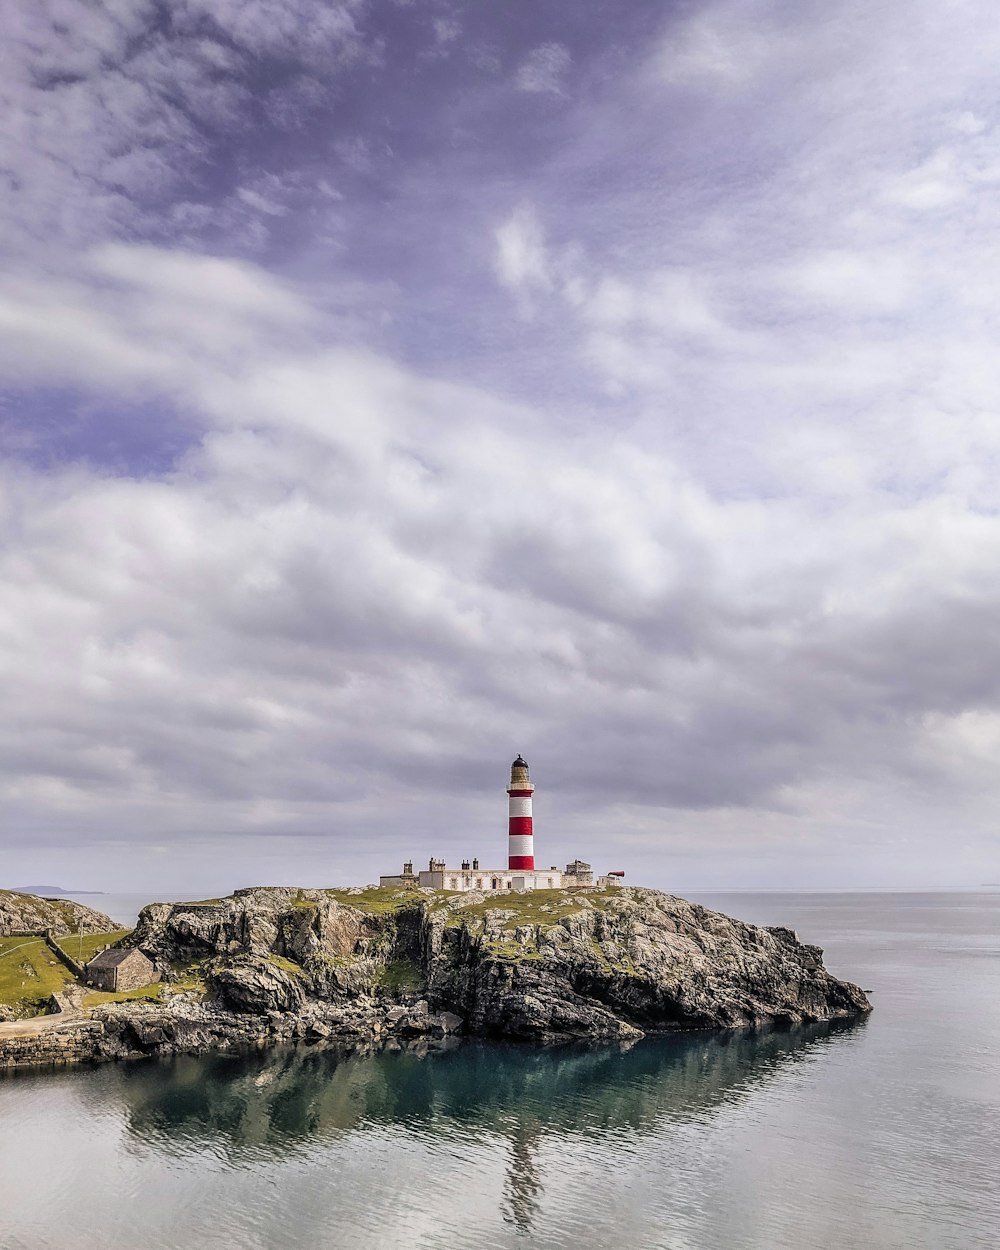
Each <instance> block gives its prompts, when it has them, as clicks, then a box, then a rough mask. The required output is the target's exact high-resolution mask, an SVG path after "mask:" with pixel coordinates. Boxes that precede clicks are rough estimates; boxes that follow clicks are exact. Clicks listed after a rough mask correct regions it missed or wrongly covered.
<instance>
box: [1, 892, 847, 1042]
mask: <svg viewBox="0 0 1000 1250" xmlns="http://www.w3.org/2000/svg"><path fill="white" fill-rule="evenodd" d="M123 944H125V945H130V946H135V947H138V948H139V949H140V950H142V951H143V952H144V953H145V954H146V955H147V956H148V957H149V958H150V959H152V960H153V961H154V963H155V964H156V967H157V968H158V969H159V970H160V972H161V973H162V975H163V979H164V980H163V985H162V987H160V988H157V989H155V990H153V991H152V994H153V995H155V998H151V999H146V1000H139V999H133V1000H129V999H127V998H126V999H125V1001H118V1002H104V1003H101V1004H99V1005H97V1006H93V1007H91V1008H90V1009H88V1010H81V1011H80V1012H78V1013H77V1014H76V1015H75V1016H74V1015H72V1013H71V1014H70V1016H68V1017H67V1019H66V1020H65V1021H63V1022H58V1023H54V1024H53V1025H52V1026H51V1027H48V1028H46V1027H44V1026H42V1025H38V1026H36V1027H37V1030H38V1031H37V1032H35V1033H34V1034H32V1033H30V1032H29V1031H25V1035H24V1036H23V1037H22V1038H21V1039H20V1041H19V1040H18V1039H17V1038H15V1037H8V1038H6V1039H4V1038H3V1037H0V1065H2V1064H4V1063H6V1064H8V1065H20V1064H22V1063H32V1062H34V1063H39V1062H59V1061H63V1062H65V1061H75V1060H79V1059H105V1058H108V1059H110V1058H128V1057H135V1056H138V1055H144V1054H152V1053H158V1052H159V1053H169V1052H175V1051H185V1052H199V1051H209V1050H217V1049H228V1048H235V1047H246V1046H254V1045H265V1044H269V1043H274V1042H284V1041H302V1040H304V1041H306V1042H312V1043H324V1044H336V1045H339V1046H345V1047H356V1046H361V1045H366V1044H377V1045H389V1046H399V1045H427V1044H428V1043H430V1044H434V1043H436V1042H440V1041H441V1040H442V1039H447V1038H450V1037H453V1036H456V1035H459V1034H472V1035H477V1036H483V1037H493V1038H504V1039H510V1040H517V1041H525V1042H537V1043H548V1042H558V1041H567V1040H572V1039H609V1038H617V1039H629V1038H637V1037H641V1036H642V1035H644V1034H648V1033H664V1032H673V1031H678V1030H696V1029H744V1028H753V1027H759V1026H767V1025H783V1026H788V1025H795V1024H804V1023H811V1022H816V1021H824V1020H833V1019H847V1018H851V1017H857V1016H861V1015H863V1014H865V1013H867V1012H868V1011H870V1010H871V1004H870V1003H869V1001H868V999H867V998H866V997H865V995H864V994H863V992H862V991H861V990H860V989H858V987H857V986H855V985H851V984H849V983H848V982H845V981H840V980H838V979H837V978H835V977H833V976H831V975H830V973H828V972H827V971H826V969H825V968H824V967H823V962H822V951H821V950H820V949H819V948H818V947H815V946H809V945H806V944H804V943H801V942H799V941H798V939H797V938H796V935H795V934H794V933H793V932H792V931H791V930H789V929H784V928H762V927H758V926H755V925H751V924H745V923H743V922H741V921H739V920H734V919H731V918H730V917H728V916H724V915H721V914H720V913H718V912H713V911H709V910H708V909H706V908H704V907H700V906H698V905H697V904H694V903H689V902H686V901H685V900H684V899H681V898H676V897H674V896H671V895H668V894H663V893H660V892H659V891H656V890H647V889H639V888H617V889H610V890H607V891H585V890H579V891H538V892H535V893H528V894H517V895H513V896H511V895H505V896H502V897H497V896H495V895H493V896H486V895H483V894H445V893H444V892H440V891H430V890H409V891H406V890H382V889H380V890H374V889H346V890H296V889H290V888H275V887H260V888H254V889H246V890H238V891H236V893H235V894H233V895H232V896H231V897H229V898H223V899H217V900H209V901H206V902H203V903H154V904H151V905H149V906H148V907H146V908H145V909H144V910H143V912H142V914H141V915H140V917H139V922H138V925H137V926H136V928H135V930H134V932H133V933H132V934H131V935H130V936H129V937H128V938H126V939H124V943H123Z"/></svg>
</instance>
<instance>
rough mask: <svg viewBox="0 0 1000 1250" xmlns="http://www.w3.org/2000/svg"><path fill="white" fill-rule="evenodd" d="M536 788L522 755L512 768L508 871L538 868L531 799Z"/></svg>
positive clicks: (508, 788)
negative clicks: (536, 866)
mask: <svg viewBox="0 0 1000 1250" xmlns="http://www.w3.org/2000/svg"><path fill="white" fill-rule="evenodd" d="M534 790H535V787H534V786H533V785H532V784H531V779H530V778H529V776H528V765H527V764H526V763H525V762H524V760H523V759H522V758H521V756H520V755H519V756H518V757H517V759H516V760H515V761H514V763H513V764H511V766H510V785H509V786H508V787H507V795H508V805H509V806H508V825H507V870H508V871H512V870H514V869H518V870H520V871H523V870H524V869H527V870H528V871H529V872H533V871H534V868H535V837H534V834H533V832H532V828H531V796H532V794H533V793H534Z"/></svg>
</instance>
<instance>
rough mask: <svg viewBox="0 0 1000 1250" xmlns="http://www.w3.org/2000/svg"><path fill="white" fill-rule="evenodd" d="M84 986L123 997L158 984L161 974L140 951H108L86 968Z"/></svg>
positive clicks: (110, 949)
mask: <svg viewBox="0 0 1000 1250" xmlns="http://www.w3.org/2000/svg"><path fill="white" fill-rule="evenodd" d="M86 973H87V983H88V984H89V985H92V986H93V987H94V989H97V990H108V991H110V992H111V993H112V994H123V993H124V992H125V991H126V990H138V989H142V987H143V986H145V985H153V984H154V983H155V982H156V981H159V979H160V974H159V973H158V972H157V971H156V968H155V967H154V966H153V961H152V960H151V959H147V958H146V956H145V955H144V954H143V953H142V951H140V950H134V949H122V948H117V949H115V948H112V947H109V948H108V949H107V950H106V951H101V953H100V954H99V955H95V956H94V958H93V959H92V960H91V961H90V963H89V964H87V967H86Z"/></svg>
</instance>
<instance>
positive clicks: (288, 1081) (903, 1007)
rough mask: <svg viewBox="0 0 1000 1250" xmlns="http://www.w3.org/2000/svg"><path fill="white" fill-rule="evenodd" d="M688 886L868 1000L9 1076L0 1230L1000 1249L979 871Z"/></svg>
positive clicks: (993, 953)
mask: <svg viewBox="0 0 1000 1250" xmlns="http://www.w3.org/2000/svg"><path fill="white" fill-rule="evenodd" d="M692 897H696V898H697V900H698V901H699V902H703V903H705V904H706V905H708V906H711V907H714V908H716V909H717V910H720V911H724V912H727V913H728V914H730V915H736V916H740V917H741V918H744V919H747V920H751V921H756V922H760V923H763V924H786V925H790V926H791V927H792V928H794V929H796V930H797V931H798V933H799V936H800V937H801V938H802V939H803V940H806V941H809V942H813V943H815V944H816V945H819V946H822V947H823V948H824V949H825V952H826V963H827V966H828V967H829V968H830V970H831V971H833V972H834V973H836V974H838V975H840V976H843V977H846V978H848V979H850V980H853V981H855V982H857V983H859V984H860V985H862V986H863V987H864V988H865V989H867V990H868V991H869V994H870V997H871V999H872V1002H873V1003H874V1004H875V1010H874V1012H873V1014H872V1015H871V1017H870V1018H868V1019H867V1020H865V1021H862V1022H859V1023H856V1024H853V1025H848V1026H843V1025H841V1026H819V1027H811V1028H803V1029H792V1030H785V1031H777V1032H772V1031H765V1032H758V1033H752V1034H729V1035H722V1036H716V1035H710V1034H689V1035H686V1036H678V1037H673V1038H666V1039H650V1040H646V1041H642V1042H639V1043H638V1044H636V1045H632V1046H622V1045H612V1046H608V1045H605V1046H597V1047H584V1046H563V1047H555V1048H552V1049H538V1048H532V1047H521V1046H509V1045H507V1046H501V1045H489V1044H484V1043H479V1042H466V1043H462V1044H459V1045H456V1046H455V1047H454V1048H453V1049H449V1050H446V1051H444V1052H441V1053H428V1054H426V1055H418V1054H406V1053H382V1054H379V1055H375V1056H368V1057H355V1058H341V1057H338V1056H336V1055H334V1054H332V1053H330V1052H328V1051H323V1050H318V1049H315V1048H313V1049H310V1048H307V1047H302V1048H285V1049H276V1050H272V1051H268V1052H265V1053H255V1054H253V1055H250V1056H239V1057H229V1056H210V1057H205V1058H192V1057H179V1058H174V1059H169V1060H146V1061H141V1062H138V1063H132V1064H118V1065H107V1066H103V1067H96V1068H88V1069H76V1070H64V1071H55V1072H18V1073H11V1074H7V1075H6V1076H4V1077H2V1078H0V1247H3V1250H135V1248H136V1247H142V1248H143V1250H200V1248H202V1247H204V1248H206V1250H300V1248H301V1250H341V1248H344V1250H348V1248H350V1250H396V1248H399V1250H403V1248H406V1250H424V1248H426V1250H432V1248H433V1250H472V1248H477V1250H478V1248H484V1250H488V1248H493V1247H495V1248H496V1250H529V1248H530V1250H535V1248H537V1250H563V1248H565V1250H605V1248H612V1247H613V1248H615V1250H654V1248H655V1250H842V1248H847V1247H854V1248H858V1250H975V1248H978V1247H982V1248H984V1250H986V1248H989V1250H995V1248H996V1247H998V1246H1000V890H988V891H987V890H982V891H978V892H966V893H936V894H935V893H926V894H919V893H888V892H887V893H874V892H869V893H864V894H848V893H837V894H832V893H831V894H817V893H810V894H803V893H797V894H792V893H780V894H779V893H768V894H764V893H745V892H741V893H732V894H703V895H696V896H692ZM95 905H96V906H101V903H100V902H99V901H97V900H96V899H95ZM104 910H110V908H108V907H107V906H105V907H104ZM112 914H115V913H112ZM116 918H118V919H126V920H127V919H129V918H130V917H129V916H128V915H126V913H125V911H124V910H122V909H119V910H118V912H117V915H116Z"/></svg>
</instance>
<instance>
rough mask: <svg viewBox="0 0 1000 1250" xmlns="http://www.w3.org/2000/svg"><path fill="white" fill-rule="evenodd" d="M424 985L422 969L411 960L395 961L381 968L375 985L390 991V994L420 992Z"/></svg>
mask: <svg viewBox="0 0 1000 1250" xmlns="http://www.w3.org/2000/svg"><path fill="white" fill-rule="evenodd" d="M423 983H424V980H423V977H422V976H421V975H420V969H419V968H418V967H417V965H416V964H415V963H413V961H412V960H409V959H394V960H393V961H392V963H389V964H386V965H385V967H384V968H380V969H379V971H378V973H377V974H376V976H375V984H376V985H377V986H379V987H380V988H381V989H383V990H388V991H389V993H390V994H400V993H403V992H405V991H406V990H419V989H420V987H421V986H422V985H423Z"/></svg>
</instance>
